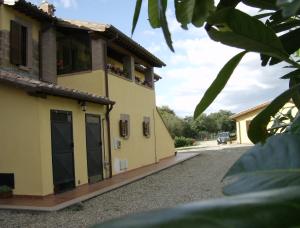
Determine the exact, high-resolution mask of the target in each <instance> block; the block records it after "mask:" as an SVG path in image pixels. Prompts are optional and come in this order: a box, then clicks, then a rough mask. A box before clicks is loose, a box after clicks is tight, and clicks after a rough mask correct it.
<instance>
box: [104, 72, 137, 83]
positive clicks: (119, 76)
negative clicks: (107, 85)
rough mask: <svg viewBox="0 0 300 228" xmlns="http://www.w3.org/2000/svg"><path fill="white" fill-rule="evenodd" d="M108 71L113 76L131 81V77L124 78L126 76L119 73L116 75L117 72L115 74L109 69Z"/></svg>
mask: <svg viewBox="0 0 300 228" xmlns="http://www.w3.org/2000/svg"><path fill="white" fill-rule="evenodd" d="M108 73H109V74H111V75H113V76H116V77H118V78H121V79H124V80H125V81H128V82H133V81H132V80H131V79H129V78H126V77H124V76H121V75H118V74H115V73H113V72H111V71H108Z"/></svg>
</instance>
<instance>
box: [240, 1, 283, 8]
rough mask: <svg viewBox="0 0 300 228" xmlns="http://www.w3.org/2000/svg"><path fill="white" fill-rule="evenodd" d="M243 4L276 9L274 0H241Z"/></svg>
mask: <svg viewBox="0 0 300 228" xmlns="http://www.w3.org/2000/svg"><path fill="white" fill-rule="evenodd" d="M242 2H243V3H244V4H245V5H248V6H251V7H256V8H260V9H268V10H277V9H278V6H277V5H276V0H242Z"/></svg>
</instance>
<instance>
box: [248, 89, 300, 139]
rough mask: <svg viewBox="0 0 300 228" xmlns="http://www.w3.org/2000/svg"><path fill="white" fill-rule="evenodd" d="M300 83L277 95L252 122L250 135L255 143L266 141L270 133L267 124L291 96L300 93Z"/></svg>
mask: <svg viewBox="0 0 300 228" xmlns="http://www.w3.org/2000/svg"><path fill="white" fill-rule="evenodd" d="M299 89H300V85H296V86H294V87H292V88H290V89H289V90H287V91H285V92H283V93H282V94H280V95H279V96H278V97H276V98H275V99H274V100H273V101H272V102H271V103H270V104H269V105H268V106H267V107H266V108H265V109H264V110H262V111H261V112H260V113H259V114H258V115H257V116H256V117H255V118H254V119H253V120H252V121H251V123H250V125H249V130H248V137H249V139H250V140H251V141H252V142H253V143H254V144H256V143H259V142H264V141H265V140H266V139H267V138H268V137H269V136H270V134H269V133H268V130H267V125H268V124H269V122H270V119H271V117H272V116H274V115H275V114H276V113H277V112H278V111H279V110H280V109H281V108H282V107H283V106H284V105H285V104H286V103H287V102H288V101H289V100H290V99H291V98H292V96H293V95H294V94H296V93H298V91H299Z"/></svg>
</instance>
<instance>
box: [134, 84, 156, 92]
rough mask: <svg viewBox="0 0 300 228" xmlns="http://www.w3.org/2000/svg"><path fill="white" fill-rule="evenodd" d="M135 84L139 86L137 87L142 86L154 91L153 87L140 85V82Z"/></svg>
mask: <svg viewBox="0 0 300 228" xmlns="http://www.w3.org/2000/svg"><path fill="white" fill-rule="evenodd" d="M135 84H137V85H139V86H142V87H144V88H146V89H150V90H154V88H153V87H150V86H146V85H143V84H140V83H138V82H135Z"/></svg>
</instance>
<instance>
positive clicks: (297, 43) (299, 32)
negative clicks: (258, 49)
mask: <svg viewBox="0 0 300 228" xmlns="http://www.w3.org/2000/svg"><path fill="white" fill-rule="evenodd" d="M279 39H280V41H281V43H282V44H283V47H284V50H285V51H286V52H287V53H288V54H289V55H291V54H293V53H295V52H296V51H297V50H299V48H300V29H295V30H292V31H290V32H287V33H285V34H283V35H282V36H280V37H279ZM269 58H270V57H268V56H262V60H263V62H262V65H263V66H265V65H266V64H267V62H268V61H269ZM281 61H282V60H280V59H278V58H274V57H273V58H271V61H270V63H269V65H275V64H277V63H280V62H281Z"/></svg>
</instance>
